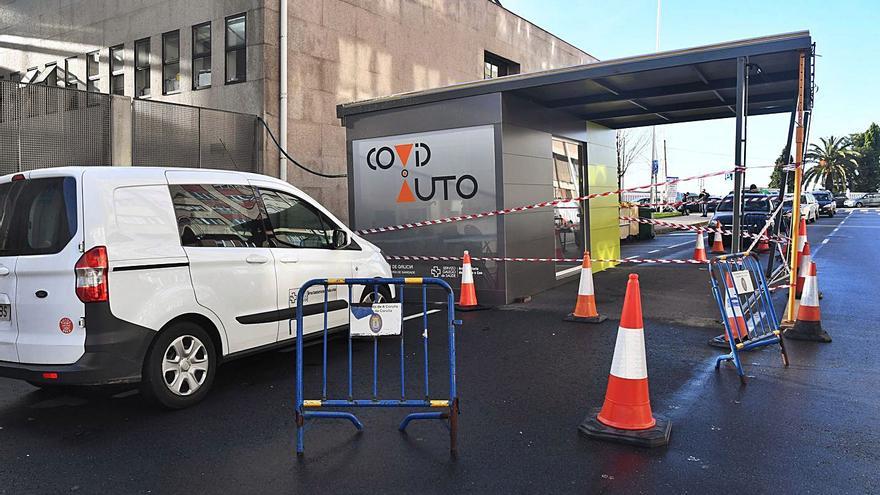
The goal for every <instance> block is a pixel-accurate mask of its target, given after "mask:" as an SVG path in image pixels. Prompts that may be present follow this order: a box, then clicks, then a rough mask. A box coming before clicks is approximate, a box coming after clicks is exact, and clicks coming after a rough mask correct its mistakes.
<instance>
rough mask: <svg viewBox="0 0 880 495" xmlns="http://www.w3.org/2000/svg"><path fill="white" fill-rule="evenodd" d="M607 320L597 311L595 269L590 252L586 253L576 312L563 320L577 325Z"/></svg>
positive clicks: (575, 307) (582, 266)
mask: <svg viewBox="0 0 880 495" xmlns="http://www.w3.org/2000/svg"><path fill="white" fill-rule="evenodd" d="M606 319H607V318H606V317H605V316H603V315H600V314H599V312H598V311H597V310H596V295H595V288H594V287H593V268H592V265H591V263H590V252H589V251H586V252H584V262H583V264H582V265H581V283H580V285H578V296H577V304H575V306H574V311H572V312H571V313H569V314H568V316H566V317H565V318H563V320H565V321H574V322H577V323H602V322H603V321H605V320H606Z"/></svg>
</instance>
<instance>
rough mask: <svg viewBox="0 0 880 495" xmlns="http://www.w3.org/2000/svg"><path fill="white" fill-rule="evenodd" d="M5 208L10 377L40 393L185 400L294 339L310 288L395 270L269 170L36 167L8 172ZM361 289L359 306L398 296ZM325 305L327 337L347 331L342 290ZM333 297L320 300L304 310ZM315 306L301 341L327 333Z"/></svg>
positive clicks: (2, 297) (1, 228)
mask: <svg viewBox="0 0 880 495" xmlns="http://www.w3.org/2000/svg"><path fill="white" fill-rule="evenodd" d="M0 207H2V210H0V211H3V212H4V215H2V218H0V376H6V377H11V378H17V379H22V380H26V381H28V382H30V383H31V384H33V385H35V386H37V387H50V386H56V385H82V386H91V385H104V384H119V383H140V387H141V390H142V392H143V394H144V395H145V396H147V397H148V398H152V399H154V400H155V401H157V402H158V403H160V404H162V405H164V406H166V407H170V408H181V407H186V406H190V405H192V404H194V403H196V402H198V401H199V400H201V399H202V398H203V397H204V396H205V394H207V392H208V390H209V389H210V387H211V384H212V382H213V380H214V375H215V372H216V370H217V366H218V365H219V364H221V363H223V362H226V361H229V360H230V359H233V358H235V357H239V356H243V355H247V354H251V353H254V352H257V351H262V350H267V349H272V348H277V347H285V346H290V345H291V344H292V343H293V339H294V337H295V333H294V332H292V331H291V330H290V326H289V324H288V321H289V320H290V318H291V317H292V316H293V314H294V310H293V309H292V306H293V305H294V303H295V296H296V294H297V290H298V287H300V286H301V285H302V284H303V283H305V282H306V281H307V280H309V279H312V278H318V277H333V278H335V277H351V276H353V275H355V274H356V275H357V276H358V277H387V276H390V275H391V269H390V267H389V265H388V263H387V262H386V261H385V260H384V259H383V257H382V255H381V252H380V250H379V249H378V248H377V247H376V246H374V245H373V244H371V243H369V242H367V241H366V240H364V239H362V238H361V237H359V236H358V235H357V234H355V233H354V232H352V231H351V230H350V229H348V228H347V227H346V226H345V225H343V223H342V222H341V221H339V219H337V218H336V217H335V216H333V214H332V213H330V212H329V211H327V210H326V209H325V208H324V207H323V206H321V205H320V204H318V203H317V202H316V201H315V200H313V199H312V198H310V197H309V196H308V195H306V194H304V193H303V192H302V191H300V190H299V189H297V188H295V187H293V186H291V185H290V184H288V183H286V182H283V181H280V180H278V179H274V178H271V177H267V176H263V175H257V174H249V173H239V172H228V171H219V170H205V169H173V168H141V167H65V168H53V169H44V170H34V171H31V172H25V173H21V174H15V175H6V176H3V177H0ZM356 290H357V291H358V292H355V296H354V297H355V298H356V299H357V300H359V301H361V302H365V301H372V300H374V299H377V300H380V301H381V300H390V299H392V297H393V296H394V294H393V293H392V291H391V290H390V289H389V288H387V287H383V288H382V289H381V290H380V291H379V292H378V294H377V295H375V296H374V293H373V292H372V290H370V289H367V288H364V289H363V291H362V292H361V291H360V289H357V288H356ZM328 297H329V308H330V309H331V311H330V312H329V315H328V318H329V327H331V328H335V329H343V328H345V326H346V325H347V324H348V318H349V315H348V313H349V311H348V309H347V308H348V303H349V300H348V299H349V294H348V291H347V290H342V289H340V290H338V291H336V290H332V289H331V290H329V292H328ZM323 299H324V291H323V289H318V290H316V291H315V293H311V292H310V293H309V294H307V295H306V301H307V303H306V304H305V306H304V310H306V311H309V310H319V309H321V308H323ZM291 301H293V302H291ZM319 312H320V313H321V314H315V315H313V316H308V317H307V318H306V320H305V328H304V332H305V333H306V334H313V333H314V332H319V331H320V329H322V328H323V316H322V314H323V312H322V311H319ZM293 326H294V327H295V324H294V325H293ZM319 334H320V333H319Z"/></svg>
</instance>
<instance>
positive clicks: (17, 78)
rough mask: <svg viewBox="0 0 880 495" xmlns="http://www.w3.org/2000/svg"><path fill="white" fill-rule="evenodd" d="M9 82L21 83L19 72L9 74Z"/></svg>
mask: <svg viewBox="0 0 880 495" xmlns="http://www.w3.org/2000/svg"><path fill="white" fill-rule="evenodd" d="M9 80H10V81H12V82H14V83H20V82H21V72H13V73H12V74H9Z"/></svg>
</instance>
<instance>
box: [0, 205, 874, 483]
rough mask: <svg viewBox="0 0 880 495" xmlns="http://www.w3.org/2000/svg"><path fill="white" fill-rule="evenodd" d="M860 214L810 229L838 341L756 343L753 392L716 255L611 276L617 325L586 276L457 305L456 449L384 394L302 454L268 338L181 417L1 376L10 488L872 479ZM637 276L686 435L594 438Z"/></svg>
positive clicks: (314, 358)
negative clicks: (651, 440)
mask: <svg viewBox="0 0 880 495" xmlns="http://www.w3.org/2000/svg"><path fill="white" fill-rule="evenodd" d="M848 211H850V210H844V212H843V213H840V214H838V216H837V217H835V218H832V219H825V218H823V219H821V220H819V222H817V223H816V224H814V225H811V226H810V228H809V233H810V242H811V245H812V246H813V252H814V253H816V254H815V257H816V259H817V263H818V266H819V285H820V288H821V289H822V291H823V292H824V295H825V297H824V299H823V300H822V316H823V325H824V327H825V329H826V330H828V331H829V333H830V334H831V335H832V337H833V338H834V342H833V343H831V344H825V345H822V344H813V343H807V342H796V341H788V344H787V345H788V349H789V353H790V357H791V363H792V364H791V366H789V367H787V368H786V367H783V366H782V362H781V360H780V356H779V352H778V351H777V350H775V349H774V348H772V347H767V348H764V349H763V350H759V351H755V352H751V353H748V354H747V355H746V357H745V359H744V365H745V369H746V372H747V373H748V374H749V375H750V379H749V383H748V385H745V386H741V385H740V383H739V380H738V378H737V375H736V373H735V371H734V370H733V368H732V367H730V366H722V369H721V370H720V371H717V372H716V371H715V370H714V368H713V365H714V358H715V356H716V355H718V353H719V350H718V349H714V348H711V347H709V346H707V345H706V341H707V339H708V338H709V337H711V336H713V335H717V334H718V333H720V332H721V326H720V325H719V324H718V323H717V320H718V312H717V307H716V305H715V302H714V300H713V299H712V297H711V295H710V292H709V284H708V277H707V273H706V271H705V268H703V267H700V266H693V265H684V266H681V265H674V266H669V265H663V266H646V265H635V266H625V267H619V268H616V269H612V270H608V271H605V272H602V273H599V274H597V275H596V277H595V285H596V291H597V303H598V306H599V310H600V312H602V313H604V314H607V315H608V317H609V320H608V321H606V322H604V323H603V324H600V325H578V324H572V323H566V322H563V321H562V317H563V316H564V315H565V314H567V313H568V312H569V311H571V309H572V307H573V306H574V302H575V301H574V300H575V294H576V290H577V281H576V279H572V281H571V283H568V284H565V285H564V286H561V287H559V288H556V289H554V290H551V291H548V292H545V293H542V294H539V295H537V296H536V297H535V298H534V299H533V300H532V301H531V302H530V303H526V304H517V305H510V306H505V307H501V308H497V309H495V310H492V311H486V312H478V313H467V314H461V315H460V317H461V318H462V319H463V320H464V325H463V326H462V328H461V329H460V331H459V345H458V364H459V367H458V379H459V395H460V397H461V408H462V414H461V416H460V433H459V434H460V436H459V450H460V453H459V456H458V457H457V458H456V459H452V458H450V456H449V453H448V432H447V430H446V429H445V427H444V426H443V425H442V424H441V423H440V422H431V421H422V422H417V423H413V424H412V426H410V430H409V432H408V433H407V434H401V433H399V432H398V431H397V424H398V422H399V421H400V419H401V418H402V416H403V414H404V411H403V410H398V409H394V410H388V409H386V410H376V409H370V410H361V411H363V412H361V411H358V416H359V417H360V418H361V420H362V421H363V422H364V424H365V430H364V431H363V432H361V433H356V432H355V430H354V429H353V428H352V427H351V425H350V424H348V423H343V422H339V421H329V420H322V421H315V422H313V423H311V426H310V428H309V430H308V433H307V435H306V444H305V446H306V456H305V458H304V459H302V460H297V458H296V456H295V454H294V444H293V439H294V431H295V428H294V421H293V405H292V402H293V360H294V354H293V353H292V352H273V353H269V354H264V355H260V356H255V357H252V358H248V359H243V360H240V361H235V362H232V363H230V364H228V365H226V366H223V367H222V368H221V369H220V370H219V372H218V375H217V381H216V382H215V385H214V390H213V391H212V393H211V394H210V395H209V396H208V398H207V399H206V400H205V401H204V402H203V403H201V404H199V405H198V406H196V407H193V408H191V409H187V410H183V411H176V412H166V411H161V410H157V409H152V408H150V407H147V406H145V405H144V404H143V403H142V402H141V400H140V398H139V396H138V395H136V394H133V393H128V394H122V395H118V396H116V397H101V396H98V397H80V396H76V395H69V394H66V393H61V392H47V391H40V390H37V389H35V388H33V387H31V386H29V385H27V384H25V383H22V382H16V381H12V380H6V379H0V493H9V494H23V493H64V492H71V491H73V492H76V493H180V492H184V491H186V492H188V493H217V492H220V491H222V492H225V493H253V492H256V491H260V492H262V493H277V492H287V493H308V492H320V493H380V492H381V493H412V492H420V493H584V492H587V493H593V492H601V493H706V492H712V491H714V492H721V493H728V492H741V493H767V492H782V493H877V492H878V491H880V481H878V474H877V472H878V469H877V467H878V466H880V453H878V447H880V434H878V432H880V414H878V410H880V408H878V406H880V399H878V397H877V393H876V392H877V390H878V386H880V373H878V371H880V360H878V359H877V358H876V352H875V350H874V348H875V347H876V344H875V341H874V340H872V339H875V338H876V333H877V330H878V322H880V305H878V304H877V296H876V291H875V290H873V289H872V287H873V284H875V283H876V282H875V281H876V280H878V278H880V263H878V262H877V261H876V260H877V259H878V258H880V215H878V214H876V213H874V212H867V211H856V212H854V213H847V212H848ZM826 239H827V241H826ZM817 248H818V253H817V252H816V251H817ZM653 250H657V251H656V252H653V253H651V251H653ZM692 251H693V234H692V233H688V234H678V233H675V234H669V235H663V236H659V237H658V238H657V239H655V240H653V241H649V242H645V243H634V244H627V245H625V246H624V247H623V256H624V257H625V256H633V255H636V256H639V257H652V258H671V257H676V258H688V257H690V254H692ZM631 272H634V273H638V274H639V276H640V282H641V289H642V298H643V301H642V302H643V309H644V317H645V327H646V329H645V335H646V340H647V353H648V371H649V379H650V389H651V398H652V406H653V408H654V411H655V412H656V413H657V414H662V415H664V416H666V417H668V418H670V419H671V420H672V422H673V430H672V439H671V442H670V444H669V445H668V446H667V447H662V448H657V449H652V450H645V449H639V448H633V447H627V446H622V445H615V444H609V443H602V442H597V441H593V440H589V439H587V438H585V437H583V436H581V435H579V434H578V432H577V425H578V424H579V423H580V422H581V421H582V420H583V418H584V416H585V415H586V414H587V412H588V411H589V410H590V409H592V408H595V407H599V406H600V405H601V404H602V401H603V396H604V392H605V386H606V383H607V376H608V370H609V367H610V363H611V355H612V352H613V346H614V341H615V337H616V330H617V323H618V319H619V316H620V308H621V305H622V295H623V292H624V289H625V280H626V277H627V275H628V274H629V273H631ZM777 297H778V298H779V299H780V302H781V300H782V299H783V298H784V292H781V293H780V294H779V295H778V296H777ZM416 311H417V310H415V309H412V310H411V311H409V312H407V314H409V313H410V312H416ZM429 319H430V325H431V328H432V332H436V333H434V334H432V335H434V338H432V339H431V342H430V346H431V347H430V351H431V356H430V359H431V362H432V367H433V370H432V374H431V387H432V390H431V394H430V395H431V396H432V397H437V398H442V396H443V394H444V393H445V391H446V389H445V376H444V372H445V370H444V364H445V363H444V362H443V361H444V356H445V346H444V339H443V338H438V337H442V334H443V329H442V321H441V319H440V318H439V315H438V314H432V315H430V316H429ZM438 325H439V326H438ZM406 329H407V330H406V339H407V347H406V354H407V357H408V359H411V361H409V362H410V363H412V364H411V366H410V368H408V371H407V375H406V377H407V393H408V394H411V395H412V396H415V397H418V396H419V395H420V394H422V392H421V389H420V387H421V382H420V381H419V376H420V373H421V368H419V366H420V363H421V361H420V356H421V355H420V354H419V352H420V349H421V348H420V347H419V345H420V341H419V334H420V328H419V327H418V321H416V320H413V321H409V322H408V323H407V326H406ZM433 329H436V330H433ZM343 343H344V341H335V342H333V343H332V344H331V346H330V355H331V356H333V357H331V361H332V362H333V365H332V366H331V371H330V372H329V377H328V381H329V383H328V386H329V388H330V395H336V396H337V397H339V396H343V395H344V393H345V389H346V386H347V384H346V378H345V375H344V352H345V347H344V345H343ZM380 350H381V352H380V377H381V378H382V380H381V382H382V384H383V385H382V388H381V389H380V393H381V395H383V396H386V397H389V398H394V397H396V396H397V395H399V393H400V390H399V387H400V385H399V384H400V381H399V379H400V377H399V372H398V371H397V370H398V366H399V364H398V359H399V356H398V354H397V352H398V351H397V347H396V345H391V346H383V347H382V348H381V349H380ZM334 358H335V360H334ZM371 359H372V354H371V349H370V347H369V346H366V345H363V344H362V345H358V346H357V347H356V349H355V370H356V374H355V389H356V391H359V392H360V394H359V395H361V396H362V397H369V394H370V385H369V383H370V369H371V368H370V365H371ZM304 360H305V363H306V368H305V374H306V377H307V383H306V387H305V388H306V395H307V396H310V397H314V398H317V396H318V395H320V388H321V380H320V377H321V368H320V362H321V361H320V347H312V348H309V349H307V350H306V352H305V353H304ZM334 391H338V393H335V394H334ZM395 394H397V395H395Z"/></svg>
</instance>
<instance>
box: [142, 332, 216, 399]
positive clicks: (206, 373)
mask: <svg viewBox="0 0 880 495" xmlns="http://www.w3.org/2000/svg"><path fill="white" fill-rule="evenodd" d="M216 371H217V354H216V352H215V351H214V343H213V342H212V341H211V337H210V336H208V333H207V332H206V331H205V330H204V329H203V328H202V327H200V326H199V325H197V324H195V323H191V322H180V323H175V324H173V325H171V326H169V327H168V328H167V329H165V331H163V332H162V333H160V334H159V336H158V337H157V338H156V341H155V342H153V345H152V346H151V347H150V351H149V352H148V353H147V358H146V361H145V362H144V372H143V381H142V382H141V393H142V394H143V395H144V397H146V398H147V399H148V400H151V401H153V402H156V403H158V404H160V405H162V406H164V407H167V408H169V409H183V408H184V407H189V406H192V405H193V404H195V403H197V402H199V401H200V400H202V399H204V398H205V396H206V395H207V394H208V390H209V389H210V388H211V384H212V383H213V382H214V375H215V373H216Z"/></svg>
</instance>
